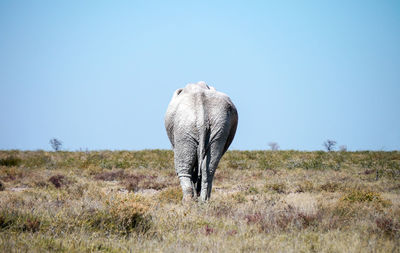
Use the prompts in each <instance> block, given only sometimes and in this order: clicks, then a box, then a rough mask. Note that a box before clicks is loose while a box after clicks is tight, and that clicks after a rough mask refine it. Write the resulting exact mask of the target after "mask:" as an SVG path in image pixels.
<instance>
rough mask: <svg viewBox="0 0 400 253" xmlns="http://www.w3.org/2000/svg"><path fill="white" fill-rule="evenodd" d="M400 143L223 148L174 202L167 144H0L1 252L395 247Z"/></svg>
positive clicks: (399, 229) (399, 222)
mask: <svg viewBox="0 0 400 253" xmlns="http://www.w3.org/2000/svg"><path fill="white" fill-rule="evenodd" d="M399 192H400V152H330V153H326V152H298V151H229V152H228V153H227V154H226V155H225V156H224V158H223V159H222V160H221V162H220V165H219V168H218V170H217V172H216V178H215V179H214V186H213V192H212V196H211V201H210V202H208V203H203V204H202V203H191V204H182V203H181V197H182V194H181V191H180V188H179V182H178V179H177V177H176V175H175V173H174V167H173V153H172V152H171V151H166V150H144V151H135V152H130V151H113V152H111V151H96V152H94V151H93V152H62V151H60V152H45V151H15V150H14V151H0V251H1V252H26V251H27V252H46V251H47V252H98V251H100V252H210V251H211V252H400V194H399Z"/></svg>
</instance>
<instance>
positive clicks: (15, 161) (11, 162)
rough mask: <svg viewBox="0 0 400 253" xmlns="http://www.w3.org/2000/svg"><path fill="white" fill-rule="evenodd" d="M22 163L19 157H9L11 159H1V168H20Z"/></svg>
mask: <svg viewBox="0 0 400 253" xmlns="http://www.w3.org/2000/svg"><path fill="white" fill-rule="evenodd" d="M21 161H22V160H21V159H20V158H18V157H14V156H9V157H6V158H3V159H0V166H7V167H11V166H18V165H20V164H21Z"/></svg>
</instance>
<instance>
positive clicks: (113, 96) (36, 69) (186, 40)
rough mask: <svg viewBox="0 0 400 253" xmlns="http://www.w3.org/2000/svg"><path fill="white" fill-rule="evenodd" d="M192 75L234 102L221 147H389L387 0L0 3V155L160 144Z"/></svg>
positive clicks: (398, 100)
mask: <svg viewBox="0 0 400 253" xmlns="http://www.w3.org/2000/svg"><path fill="white" fill-rule="evenodd" d="M200 80H204V81H206V82H207V83H208V84H210V85H212V86H214V87H215V88H216V89H217V90H220V91H222V92H225V93H227V94H228V95H229V96H230V97H231V99H232V101H233V102H234V103H235V105H236V107H237V109H238V113H239V125H238V131H237V134H236V137H235V140H234V141H233V143H232V145H231V149H242V150H252V149H268V148H269V147H268V143H269V142H271V141H275V142H277V143H279V145H280V147H281V149H298V150H321V149H323V146H322V143H323V142H324V141H325V140H326V139H328V138H329V139H333V140H336V141H337V142H338V145H347V147H348V149H349V150H400V117H399V116H400V115H399V109H400V2H399V1H41V0H39V1H8V0H5V1H1V2H0V149H23V150H26V149H28V150H36V149H50V148H51V147H50V145H49V140H50V138H52V137H56V138H58V139H60V140H62V141H63V148H64V149H67V150H78V149H80V148H82V149H86V148H87V149H89V150H95V149H112V150H121V149H123V150H139V149H154V148H161V149H168V148H170V144H169V141H168V138H167V135H166V133H165V129H164V113H165V111H166V108H167V105H168V103H169V101H170V99H171V96H172V93H173V92H174V91H175V90H176V89H178V88H180V87H183V86H184V85H185V84H186V83H189V82H197V81H200Z"/></svg>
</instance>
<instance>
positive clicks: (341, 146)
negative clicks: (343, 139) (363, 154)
mask: <svg viewBox="0 0 400 253" xmlns="http://www.w3.org/2000/svg"><path fill="white" fill-rule="evenodd" d="M339 150H340V151H341V152H346V151H347V146H346V145H340V146H339Z"/></svg>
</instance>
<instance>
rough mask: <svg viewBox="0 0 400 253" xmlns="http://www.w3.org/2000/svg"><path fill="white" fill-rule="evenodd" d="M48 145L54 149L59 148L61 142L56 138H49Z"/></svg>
mask: <svg viewBox="0 0 400 253" xmlns="http://www.w3.org/2000/svg"><path fill="white" fill-rule="evenodd" d="M50 145H51V147H52V148H53V149H54V151H59V150H61V146H62V142H61V141H60V140H58V139H56V138H53V139H50Z"/></svg>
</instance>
